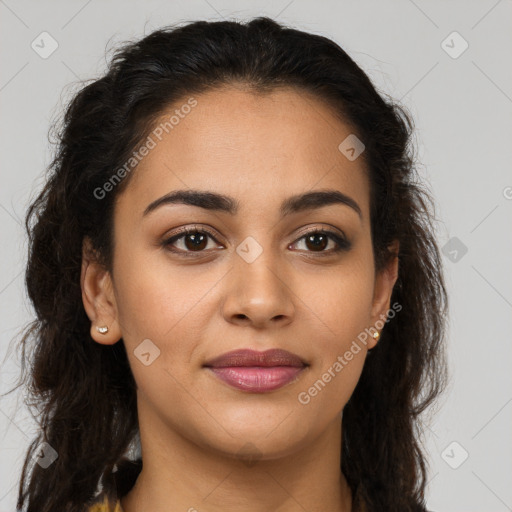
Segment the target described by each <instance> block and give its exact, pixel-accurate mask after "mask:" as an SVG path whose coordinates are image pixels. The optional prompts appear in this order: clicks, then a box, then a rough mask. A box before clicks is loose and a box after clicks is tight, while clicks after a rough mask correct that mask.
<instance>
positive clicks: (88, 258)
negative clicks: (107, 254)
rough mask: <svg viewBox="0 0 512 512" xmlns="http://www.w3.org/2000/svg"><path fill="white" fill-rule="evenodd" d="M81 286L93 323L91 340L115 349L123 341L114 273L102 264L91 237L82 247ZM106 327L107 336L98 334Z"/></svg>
mask: <svg viewBox="0 0 512 512" xmlns="http://www.w3.org/2000/svg"><path fill="white" fill-rule="evenodd" d="M80 286H81V288H82V301H83V304H84V308H85V312H86V313H87V316H88V317H89V320H91V337H92V338H93V340H94V341H96V342H98V343H101V344H104V345H113V344H114V343H116V342H117V341H119V339H120V338H121V330H120V328H119V324H118V321H117V318H118V315H117V305H116V300H115V295H114V288H113V286H112V280H111V276H110V272H108V271H107V270H106V269H105V267H104V266H103V265H101V264H100V263H99V261H98V259H97V257H96V255H95V252H94V249H93V248H92V244H91V241H90V239H89V238H88V237H85V238H84V241H83V244H82V271H81V275H80ZM103 326H106V327H108V331H107V332H106V333H105V334H101V333H100V332H99V331H98V330H97V327H103Z"/></svg>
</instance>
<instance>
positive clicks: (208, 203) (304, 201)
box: [143, 189, 363, 219]
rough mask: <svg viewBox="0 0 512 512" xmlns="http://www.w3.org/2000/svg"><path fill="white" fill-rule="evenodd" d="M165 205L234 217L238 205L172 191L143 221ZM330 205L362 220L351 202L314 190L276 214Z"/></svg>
mask: <svg viewBox="0 0 512 512" xmlns="http://www.w3.org/2000/svg"><path fill="white" fill-rule="evenodd" d="M166 204H186V205H190V206H199V207H200V208H204V209H205V210H211V211H217V212H224V213H228V214H230V215H236V214H237V212H238V211H239V209H240V203H239V201H237V200H236V199H235V198H233V197H230V196H226V195H224V194H219V193H217V192H208V191H205V190H193V189H192V190H190V189H188V190H176V191H173V192H170V193H169V194H166V195H164V196H162V197H160V198H158V199H156V200H155V201H153V202H152V203H150V204H149V205H148V206H147V208H146V209H145V210H144V213H143V217H144V216H146V215H148V214H149V213H151V212H152V211H154V210H156V209H157V208H159V207H160V206H163V205H166ZM331 204H342V205H345V206H348V207H350V208H351V209H352V210H354V211H355V212H356V213H357V214H358V215H359V218H360V219H362V217H363V215H362V212H361V208H360V207H359V205H358V204H357V203H356V201H354V199H352V198H351V197H349V196H347V195H346V194H343V193H342V192H340V191H338V190H334V189H327V190H314V191H312V192H306V193H305V194H299V195H295V196H291V197H289V198H287V199H285V200H284V201H283V203H282V204H281V208H280V210H279V214H280V216H281V218H284V217H286V216H288V215H291V214H294V213H299V212H302V211H304V210H312V209H317V208H323V207H324V206H329V205H331Z"/></svg>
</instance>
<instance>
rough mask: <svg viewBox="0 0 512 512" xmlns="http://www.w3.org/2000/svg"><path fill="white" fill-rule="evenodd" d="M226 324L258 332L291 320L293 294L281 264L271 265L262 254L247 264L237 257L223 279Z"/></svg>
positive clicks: (293, 310)
mask: <svg viewBox="0 0 512 512" xmlns="http://www.w3.org/2000/svg"><path fill="white" fill-rule="evenodd" d="M226 279H227V280H228V284H227V287H226V297H225V300H224V303H223V306H222V307H223V316H224V318H225V319H226V321H228V322H230V323H235V324H239V325H251V326H253V327H255V328H258V329H264V328H275V327H283V326H285V325H287V324H289V323H290V322H292V320H293V315H294V312H295V294H294V293H293V290H292V287H293V285H292V283H291V281H292V278H291V276H290V274H289V273H286V272H285V270H284V268H283V264H279V265H278V264H276V263H274V264H272V261H270V258H267V257H266V255H265V251H264V252H263V253H262V254H261V255H260V256H259V257H258V258H257V259H256V260H255V261H253V262H251V263H248V262H246V261H244V259H243V258H241V257H239V256H238V255H236V256H235V262H234V266H233V268H232V270H231V271H230V272H229V273H228V275H227V276H226Z"/></svg>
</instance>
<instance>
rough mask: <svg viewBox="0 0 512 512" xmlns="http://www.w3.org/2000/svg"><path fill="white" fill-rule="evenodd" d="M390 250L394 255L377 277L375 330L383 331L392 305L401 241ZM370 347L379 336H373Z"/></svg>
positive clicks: (374, 314) (373, 305) (374, 310)
mask: <svg viewBox="0 0 512 512" xmlns="http://www.w3.org/2000/svg"><path fill="white" fill-rule="evenodd" d="M388 250H389V252H390V253H391V254H392V255H393V256H391V257H390V259H389V261H388V263H387V265H386V266H385V267H384V268H383V269H382V270H380V271H379V272H378V273H377V275H376V277H375V287H374V294H373V303H372V312H371V317H372V319H371V322H372V323H371V325H372V327H373V329H374V330H376V331H377V332H379V333H381V331H382V328H383V327H384V325H385V322H386V318H387V313H388V310H389V308H390V305H391V295H392V293H393V288H394V286H395V283H396V280H397V279H398V263H399V259H398V250H399V243H398V240H395V241H394V242H393V243H392V244H391V245H390V246H389V247H388ZM371 341H372V343H371V344H369V346H368V348H369V349H371V348H373V347H374V346H375V345H376V344H377V341H378V337H377V338H376V339H375V338H373V339H372V340H371Z"/></svg>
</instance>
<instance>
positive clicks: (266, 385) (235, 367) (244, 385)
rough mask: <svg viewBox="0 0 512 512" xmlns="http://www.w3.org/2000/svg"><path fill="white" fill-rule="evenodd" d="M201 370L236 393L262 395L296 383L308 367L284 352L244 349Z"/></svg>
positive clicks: (223, 357) (219, 358)
mask: <svg viewBox="0 0 512 512" xmlns="http://www.w3.org/2000/svg"><path fill="white" fill-rule="evenodd" d="M204 366H205V367H206V368H208V369H209V370H210V371H211V372H212V373H213V374H214V375H215V376H216V377H218V378H219V379H221V380H222V381H224V382H225V383H227V384H229V385H230V386H232V387H234V388H236V389H239V390H242V391H249V392H252V393H264V392H268V391H273V390H275V389H278V388H281V387H283V386H285V385H286V384H288V383H290V382H292V381H293V380H295V379H297V378H298V376H299V374H300V373H301V372H302V371H303V370H304V369H305V368H306V367H307V366H308V365H307V364H306V363H305V362H304V361H302V359H301V358H300V357H299V356H297V355H296V354H292V353H291V352H288V351H286V350H281V349H271V350H267V351H265V352H257V351H254V350H247V349H245V350H236V351H233V352H228V353H227V354H222V355H221V356H219V357H217V358H215V359H212V360H210V361H208V362H206V363H205V364H204Z"/></svg>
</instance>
